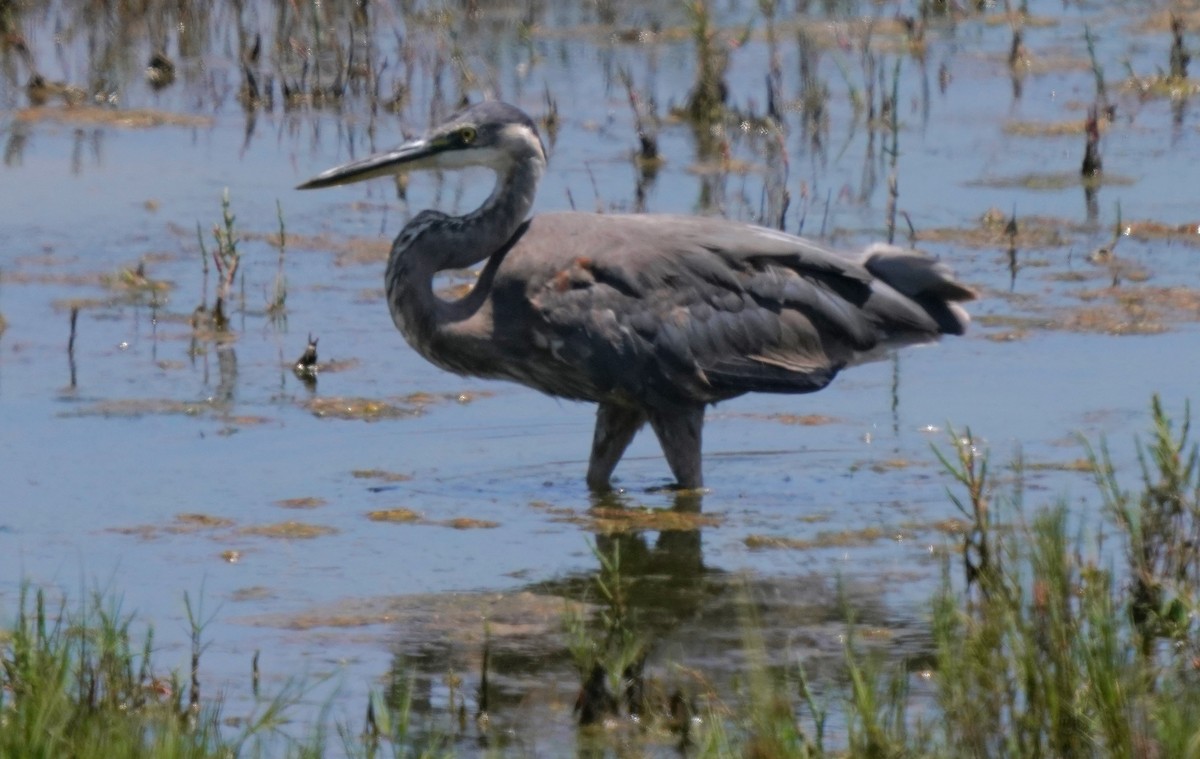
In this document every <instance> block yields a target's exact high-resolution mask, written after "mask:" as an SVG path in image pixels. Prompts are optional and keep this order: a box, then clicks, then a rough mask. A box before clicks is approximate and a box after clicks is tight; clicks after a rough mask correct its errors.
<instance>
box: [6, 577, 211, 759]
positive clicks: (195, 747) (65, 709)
mask: <svg viewBox="0 0 1200 759" xmlns="http://www.w3.org/2000/svg"><path fill="white" fill-rule="evenodd" d="M131 629H132V617H131V616H129V615H126V614H124V613H123V612H122V611H121V609H120V607H119V604H117V603H114V602H112V601H110V600H107V599H105V598H103V597H100V596H96V597H94V598H93V599H92V600H91V601H89V602H88V603H86V604H84V605H83V606H82V607H81V608H80V609H79V610H78V611H75V612H72V611H70V610H68V609H66V608H65V607H59V608H57V609H54V608H51V607H50V605H49V603H48V602H47V600H46V596H45V594H44V593H43V592H42V591H37V592H36V593H32V594H31V593H30V592H29V591H28V589H25V590H23V591H22V593H21V597H20V601H19V603H18V610H17V619H16V622H15V624H14V625H13V626H12V628H11V629H10V631H9V633H8V637H7V638H6V639H5V640H4V642H3V645H2V647H0V714H2V715H3V718H2V719H0V756H70V757H77V758H78V759H87V758H88V757H97V759H99V757H135V756H175V757H217V756H225V755H228V754H229V752H230V751H234V750H235V749H234V745H233V744H232V743H226V742H223V741H222V739H221V737H220V715H219V709H218V707H217V706H216V705H211V704H210V705H209V706H207V707H200V706H199V705H197V706H196V707H195V708H192V707H191V706H190V704H189V702H188V701H187V700H186V697H185V696H184V695H183V694H184V690H183V689H182V688H181V687H180V682H179V677H178V675H177V674H174V673H172V674H170V675H168V676H165V677H164V676H162V675H161V674H160V673H158V672H156V671H155V669H154V667H153V665H152V663H151V653H152V651H153V649H154V636H153V632H152V631H151V632H148V633H147V634H146V636H145V640H144V642H143V643H142V645H141V646H138V645H137V644H135V643H134V637H133V635H132V633H131Z"/></svg>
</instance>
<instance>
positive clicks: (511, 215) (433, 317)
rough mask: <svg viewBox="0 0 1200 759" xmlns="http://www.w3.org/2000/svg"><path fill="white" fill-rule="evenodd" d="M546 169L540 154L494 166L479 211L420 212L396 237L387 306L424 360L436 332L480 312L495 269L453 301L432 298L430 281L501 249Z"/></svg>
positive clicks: (522, 216)
mask: <svg viewBox="0 0 1200 759" xmlns="http://www.w3.org/2000/svg"><path fill="white" fill-rule="evenodd" d="M545 165H546V163H545V159H544V158H542V156H541V155H534V154H530V155H528V156H524V157H523V158H522V159H520V160H514V161H511V162H508V163H507V164H506V165H501V166H496V167H494V168H495V171H496V186H495V187H494V188H493V189H492V193H491V195H489V196H488V198H487V200H485V201H484V202H483V204H482V205H481V206H479V208H477V209H475V210H474V211H472V212H471V213H468V214H466V215H465V216H448V215H446V214H444V213H440V212H437V211H422V212H421V213H419V214H417V215H416V216H415V217H413V219H412V220H411V221H409V223H408V224H407V225H405V227H404V229H403V231H401V233H400V235H399V236H398V237H397V238H396V241H395V243H393V245H392V252H391V256H390V257H389V259H388V267H387V274H386V285H387V297H388V306H389V309H390V310H391V313H392V319H393V321H395V323H396V326H397V327H398V328H399V329H400V331H401V332H403V333H404V336H405V337H406V338H407V339H408V341H409V343H410V344H412V345H413V347H415V348H417V350H418V351H420V352H421V353H422V354H425V355H426V356H427V357H428V356H429V354H428V348H429V346H430V345H431V344H432V342H433V341H434V339H435V337H436V336H437V333H438V332H439V331H440V330H442V329H444V328H445V327H446V326H447V325H449V324H453V323H456V322H459V321H462V320H465V319H467V318H469V317H470V316H471V315H472V314H474V313H475V312H476V311H478V310H479V308H480V306H481V305H482V304H483V303H484V301H485V300H486V299H487V296H488V294H489V293H490V290H491V280H492V276H491V274H492V273H494V267H488V268H489V269H493V271H492V272H488V276H486V277H484V276H481V277H480V279H479V281H478V282H477V283H476V285H475V287H473V288H472V289H471V291H470V292H469V293H467V295H465V296H464V297H462V298H461V299H460V300H457V301H453V302H448V301H444V300H442V299H441V298H439V297H437V295H435V294H434V292H433V279H434V277H435V276H436V275H437V273H438V272H441V271H446V270H450V269H465V268H468V267H470V266H474V265H475V264H477V263H479V262H480V261H483V260H484V259H486V258H489V257H490V256H492V255H493V254H494V253H496V252H497V251H499V250H501V249H506V243H508V242H509V241H510V240H511V239H512V238H513V236H514V234H515V233H516V232H517V230H518V228H519V227H520V226H521V224H522V223H523V222H524V221H525V218H526V216H527V215H528V214H529V211H530V209H531V208H532V207H533V199H534V195H535V193H536V191H537V184H538V181H539V180H540V179H541V177H542V171H543V170H544V168H545Z"/></svg>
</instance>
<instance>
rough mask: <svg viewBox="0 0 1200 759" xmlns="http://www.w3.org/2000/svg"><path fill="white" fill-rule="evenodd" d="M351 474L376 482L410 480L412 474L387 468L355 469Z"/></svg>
mask: <svg viewBox="0 0 1200 759" xmlns="http://www.w3.org/2000/svg"><path fill="white" fill-rule="evenodd" d="M350 476H351V477H353V478H354V479H356V480H375V481H376V482H408V481H409V480H411V479H412V475H411V474H404V473H402V472H389V471H388V470H386V469H355V470H354V471H352V472H350Z"/></svg>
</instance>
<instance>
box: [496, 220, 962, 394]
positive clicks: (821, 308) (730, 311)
mask: <svg viewBox="0 0 1200 759" xmlns="http://www.w3.org/2000/svg"><path fill="white" fill-rule="evenodd" d="M494 292H495V293H496V295H495V296H494V297H495V298H496V299H497V307H502V306H503V305H504V304H501V303H499V301H500V300H502V299H503V298H504V297H512V298H516V297H517V296H518V293H520V297H521V300H522V301H523V303H522V304H514V303H509V304H507V306H505V307H512V308H516V307H521V308H523V309H524V310H525V312H526V314H527V321H528V323H529V324H530V329H531V330H532V333H533V341H534V342H535V343H537V344H540V345H548V346H553V347H554V355H555V357H556V359H557V360H559V361H561V362H562V363H563V364H564V366H563V371H564V372H568V373H570V372H575V373H576V375H577V376H576V379H577V380H580V381H582V379H581V378H585V379H586V381H587V383H589V384H590V386H591V387H592V388H593V390H594V392H595V393H598V394H603V393H618V394H625V395H627V396H632V397H633V398H638V399H642V401H643V402H655V403H660V404H661V403H691V404H694V403H696V402H713V401H717V400H721V399H723V398H729V397H732V396H735V395H739V394H741V393H745V392H749V391H756V390H761V391H771V392H810V391H813V390H818V389H820V388H821V387H824V386H825V385H826V384H828V383H829V381H830V380H832V379H833V377H834V376H835V375H836V374H837V372H838V370H839V369H841V368H842V367H843V366H845V365H846V364H847V363H849V362H851V361H854V360H855V359H856V358H858V357H861V356H863V355H865V354H868V353H869V352H871V351H873V350H874V349H876V348H877V347H878V346H880V345H881V344H886V343H887V342H888V341H889V340H891V339H893V337H894V336H896V335H900V336H901V337H903V338H905V339H912V338H913V337H914V336H915V337H916V338H917V339H921V338H924V339H932V338H933V337H936V335H937V334H939V333H941V332H951V331H955V330H957V331H961V329H962V327H964V326H965V324H966V319H965V314H964V313H963V312H962V309H961V308H960V307H958V306H957V305H956V303H955V301H959V300H965V299H967V297H969V296H972V295H973V294H972V293H970V291H969V290H968V289H967V288H965V287H963V286H962V285H960V284H958V283H957V282H955V281H954V280H953V278H952V277H951V276H950V275H949V272H948V271H947V270H946V269H945V267H943V266H941V265H940V264H936V263H934V262H930V260H929V259H926V258H924V257H922V256H920V255H919V254H916V253H912V252H897V250H895V249H891V248H887V249H883V248H879V249H872V250H870V251H869V252H868V254H867V255H866V256H864V259H863V262H862V263H859V262H856V261H853V260H851V259H849V258H846V257H843V256H840V255H838V254H835V253H831V252H829V251H827V250H825V249H824V248H821V247H819V246H817V245H816V244H814V243H811V242H809V241H807V240H803V239H801V238H797V237H792V236H790V235H785V234H782V233H778V232H774V231H771V230H766V229H761V228H758V227H751V226H747V225H739V224H734V223H730V222H725V221H714V220H709V219H703V218H697V217H673V216H604V215H595V214H546V215H542V216H538V217H535V218H534V220H533V222H532V224H531V227H530V230H529V232H528V233H527V234H526V236H525V238H524V239H522V240H521V241H520V243H519V244H518V245H517V246H516V248H515V249H514V250H513V251H512V253H511V254H510V255H509V256H508V258H507V259H506V260H505V262H504V265H503V266H502V267H501V269H500V272H499V274H498V276H497V282H496V288H495V291H494ZM503 293H508V296H504V295H502V294H503ZM553 392H558V393H559V394H564V393H562V392H561V388H555V389H554V390H553ZM596 400H599V398H596Z"/></svg>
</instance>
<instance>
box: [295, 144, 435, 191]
mask: <svg viewBox="0 0 1200 759" xmlns="http://www.w3.org/2000/svg"><path fill="white" fill-rule="evenodd" d="M441 149H442V146H441V145H439V144H438V143H437V142H435V141H433V140H428V139H425V138H420V139H416V140H410V141H408V142H406V143H404V144H403V145H401V146H400V147H398V148H393V149H392V150H388V151H386V152H383V153H376V154H375V155H371V156H367V157H366V158H362V159H360V160H357V161H351V162H350V163H346V164H342V165H341V166H335V167H334V168H332V169H328V170H326V171H322V172H321V173H320V174H318V175H316V176H315V177H313V178H312V179H310V180H308V181H307V182H305V183H303V184H300V185H297V186H296V189H297V190H319V189H321V188H324V187H334V186H336V185H340V184H352V183H354V182H361V181H363V180H365V179H374V178H375V177H383V176H394V175H396V174H399V173H401V172H403V171H405V170H406V169H415V168H419V164H420V163H421V162H422V161H423V160H424V159H426V158H429V157H431V156H434V155H436V154H437V153H439V152H441Z"/></svg>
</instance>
